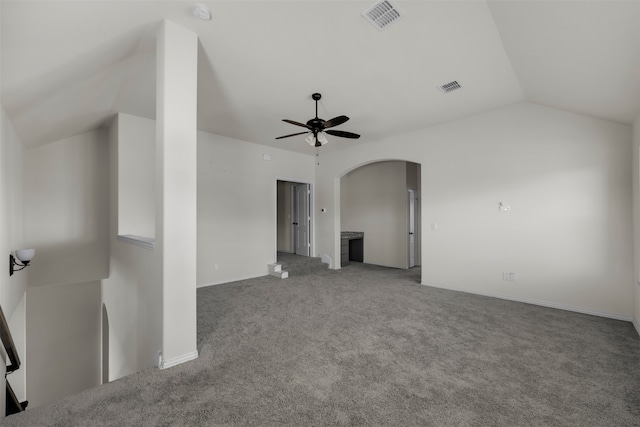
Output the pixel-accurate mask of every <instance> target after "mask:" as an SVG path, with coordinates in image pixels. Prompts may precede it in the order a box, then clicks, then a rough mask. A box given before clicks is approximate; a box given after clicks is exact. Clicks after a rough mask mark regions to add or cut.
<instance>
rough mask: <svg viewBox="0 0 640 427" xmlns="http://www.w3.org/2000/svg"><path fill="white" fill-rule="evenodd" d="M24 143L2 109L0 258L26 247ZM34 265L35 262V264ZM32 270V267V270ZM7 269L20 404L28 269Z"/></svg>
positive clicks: (1, 296)
mask: <svg viewBox="0 0 640 427" xmlns="http://www.w3.org/2000/svg"><path fill="white" fill-rule="evenodd" d="M22 156H23V152H22V142H21V141H20V138H19V137H18V135H17V133H16V131H15V129H14V128H13V125H12V124H11V121H10V120H9V118H8V116H7V115H6V113H5V111H4V108H1V107H0V254H2V256H3V257H5V258H4V259H5V260H6V259H7V258H8V256H9V254H10V253H11V252H12V251H14V250H16V249H22V248H24V247H26V245H27V243H26V242H25V239H24V227H23V226H24V221H23V198H22ZM34 262H35V260H34ZM29 268H31V267H29ZM7 269H8V267H7V266H6V264H5V270H4V272H3V273H2V274H0V305H1V306H2V310H3V311H4V314H5V317H6V318H7V321H8V323H9V328H10V330H11V334H12V336H13V340H14V343H15V344H16V347H17V348H18V355H19V357H20V360H21V362H22V367H21V368H20V369H19V370H18V371H16V372H14V373H12V374H10V375H9V381H10V383H11V386H12V387H13V390H14V392H15V393H16V396H17V397H18V399H20V401H23V400H24V399H26V392H25V390H26V382H25V381H26V376H25V372H26V366H27V361H26V354H25V336H26V335H25V334H26V326H25V298H24V295H25V292H26V289H27V278H28V276H29V269H27V270H25V271H21V272H16V273H14V275H13V276H11V277H9V274H8V271H7ZM1 378H3V380H2V382H1V383H0V388H1V389H2V392H0V417H1V416H3V415H4V407H5V400H4V398H3V396H4V394H3V393H4V389H5V385H4V378H5V377H4V375H2V377H1Z"/></svg>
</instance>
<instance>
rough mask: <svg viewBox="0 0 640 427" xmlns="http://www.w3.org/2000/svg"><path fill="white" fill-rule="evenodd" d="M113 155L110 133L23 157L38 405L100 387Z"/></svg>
mask: <svg viewBox="0 0 640 427" xmlns="http://www.w3.org/2000/svg"><path fill="white" fill-rule="evenodd" d="M107 154H108V151H107V139H106V133H105V131H104V130H96V131H91V132H87V133H83V134H80V135H77V136H73V137H70V138H66V139H63V140H59V141H55V142H51V143H49V144H46V145H42V146H38V147H35V148H32V149H30V150H27V151H25V152H24V154H23V158H24V161H23V176H24V178H23V180H24V183H23V190H24V205H25V207H24V217H25V220H24V222H25V240H26V242H27V246H29V247H34V248H35V249H36V256H35V258H34V260H33V261H32V263H31V266H30V267H29V268H28V273H29V284H28V286H29V290H28V292H27V298H26V310H25V312H26V315H25V316H26V330H27V333H26V340H25V342H26V354H27V357H28V361H29V363H28V365H27V370H26V377H27V378H26V379H27V380H26V390H27V397H28V400H29V401H30V405H33V406H37V405H41V404H43V403H46V402H49V401H52V400H56V399H60V398H62V397H64V396H66V395H68V394H71V393H76V392H78V391H81V390H83V389H84V388H87V387H91V386H95V385H98V384H99V383H100V381H99V379H100V377H99V375H100V365H99V362H100V353H99V348H100V347H99V337H100V330H99V329H98V330H96V329H95V327H96V324H97V325H99V321H100V317H99V315H100V311H99V309H100V303H101V296H100V282H99V280H101V279H103V278H105V277H107V275H108V269H109V257H108V255H109V241H108V238H107V235H108V229H109V223H108V219H109V217H108V203H109V199H108V196H107V195H108V194H109V181H108V176H109V169H108V168H109V162H108V156H107ZM18 274H19V273H18ZM48 303H50V305H49V306H47V304H48ZM45 306H46V307H45ZM96 307H97V309H96ZM74 328H75V329H74ZM77 328H85V329H82V330H77ZM52 367H55V368H54V369H52Z"/></svg>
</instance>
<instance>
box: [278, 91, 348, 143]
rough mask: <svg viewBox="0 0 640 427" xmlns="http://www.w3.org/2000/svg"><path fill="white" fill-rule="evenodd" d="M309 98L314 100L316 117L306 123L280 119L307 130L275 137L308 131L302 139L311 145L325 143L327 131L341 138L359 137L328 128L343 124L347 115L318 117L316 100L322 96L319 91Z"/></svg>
mask: <svg viewBox="0 0 640 427" xmlns="http://www.w3.org/2000/svg"><path fill="white" fill-rule="evenodd" d="M311 98H312V99H313V100H314V101H316V117H315V118H313V119H311V120H309V121H308V122H307V123H306V124H304V123H299V122H295V121H293V120H287V119H283V120H282V121H284V122H287V123H291V124H292V125H296V126H301V127H303V128H307V130H306V131H304V132H297V133H292V134H290V135H284V136H279V137H277V138H276V139H282V138H289V137H290V136H296V135H303V134H305V133H308V134H309V135H307V137H306V138H305V139H304V140H305V141H306V142H307V143H308V144H309V145H311V146H312V147H320V146H322V145H324V144H326V143H327V142H329V141H327V137H326V136H325V135H324V134H325V133H328V134H329V135H333V136H339V137H341V138H351V139H358V138H360V135H358V134H357V133H351V132H345V131H343V130H333V129H329V128H332V127H335V126H338V125H341V124H343V123H344V122H346V121H347V120H349V117H347V116H338V117H334V118H333V119H331V120H322V119H319V118H318V101H319V100H320V98H322V95H320V94H319V93H314V94H313V95H311Z"/></svg>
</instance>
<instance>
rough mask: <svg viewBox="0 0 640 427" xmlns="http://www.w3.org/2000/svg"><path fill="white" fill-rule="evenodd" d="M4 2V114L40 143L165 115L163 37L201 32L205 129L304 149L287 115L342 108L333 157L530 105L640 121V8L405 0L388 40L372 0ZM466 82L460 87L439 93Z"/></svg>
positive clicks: (201, 120)
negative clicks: (160, 93)
mask: <svg viewBox="0 0 640 427" xmlns="http://www.w3.org/2000/svg"><path fill="white" fill-rule="evenodd" d="M194 3H195V2H191V1H137V0H130V1H68V0H65V1H56V0H46V1H24V0H20V1H12V0H2V2H0V14H1V29H0V37H1V50H0V53H1V74H0V79H1V87H0V89H1V95H2V105H3V107H4V108H5V110H6V111H7V114H8V115H9V117H10V118H11V121H12V123H13V124H14V126H15V128H16V130H17V132H18V133H19V134H20V136H21V137H22V139H23V141H24V143H25V145H27V146H28V147H32V146H37V145H40V144H44V143H47V142H51V141H55V140H57V139H60V138H63V137H67V136H70V135H73V134H76V133H80V132H83V131H86V130H89V129H93V128H96V127H99V126H101V125H103V124H104V123H105V122H106V120H108V119H109V118H110V117H112V116H113V114H114V113H116V112H124V113H129V114H134V115H139V116H144V117H149V118H153V117H154V116H155V33H156V31H157V28H158V26H159V24H160V22H161V21H162V20H163V19H167V20H170V21H173V22H175V23H176V24H178V25H180V26H182V27H184V28H187V29H189V30H190V31H193V32H194V33H196V34H198V36H199V39H200V47H199V64H198V128H199V129H201V130H205V131H208V132H212V133H215V134H219V135H224V136H228V137H233V138H237V139H241V140H245V141H250V142H255V143H259V144H266V145H271V146H276V147H281V148H284V149H288V150H295V151H299V152H303V153H313V152H314V149H313V148H311V147H309V146H308V145H307V144H306V143H305V142H304V136H298V137H292V138H288V139H283V140H275V137H277V136H280V135H285V134H290V133H294V132H298V131H300V130H304V129H301V128H297V127H295V126H292V125H290V124H287V123H284V122H282V119H284V118H288V119H292V120H295V121H299V122H305V121H307V120H308V119H310V118H312V117H313V116H314V113H315V111H314V103H313V101H312V100H311V94H312V93H314V92H320V93H322V100H321V101H320V102H319V115H320V117H321V118H324V119H329V118H332V117H335V116H338V115H342V114H345V115H347V116H349V117H350V118H351V120H350V121H348V122H347V123H345V124H343V125H341V126H340V127H339V128H338V129H340V130H346V131H351V132H356V133H360V134H361V135H362V138H360V139H359V140H357V141H354V140H347V139H341V138H332V137H330V144H329V145H327V146H325V147H323V150H324V149H339V148H340V147H344V146H347V145H350V144H366V143H368V142H371V141H375V140H379V139H382V138H388V137H392V136H393V135H397V134H399V133H403V132H407V131H414V130H418V129H421V128H425V127H428V126H431V125H434V124H437V123H441V122H445V121H450V120H455V119H458V118H461V117H464V116H468V115H472V114H478V113H482V112H484V111H489V110H492V109H496V108H501V107H504V106H508V105H510V104H514V103H518V102H523V101H529V102H535V103H539V104H543V105H548V106H552V107H556V108H561V109H565V110H569V111H574V112H577V113H581V114H586V115H590V116H595V117H599V118H603V119H606V120H611V121H615V122H620V123H626V124H629V123H631V122H632V121H633V119H634V118H635V117H636V116H637V114H638V113H639V112H640V1H606V0H602V1H579V0H576V1H515V0H514V1H479V0H473V1H452V0H442V1H402V0H397V1H395V2H394V4H395V5H396V6H397V7H398V8H399V9H400V10H402V11H403V12H404V13H405V15H404V16H403V17H402V18H400V19H399V20H397V21H396V22H394V23H393V24H391V25H389V26H388V27H387V28H386V29H384V30H382V31H379V30H378V29H376V28H374V27H373V26H372V25H371V24H370V23H369V22H368V21H367V20H366V19H364V18H363V16H362V13H363V12H364V11H365V10H366V9H368V8H369V7H370V6H372V5H373V4H374V2H373V1H327V0H319V1H314V0H308V1H264V0H263V1H238V0H233V1H204V2H202V3H204V4H206V5H207V6H208V7H209V8H210V9H211V12H212V15H213V18H212V20H211V21H202V20H199V19H197V18H195V17H194V16H193V14H192V8H193V5H194ZM451 81H457V82H459V84H460V85H461V86H462V88H461V89H459V90H456V91H453V92H450V93H447V94H445V93H443V92H441V91H440V90H439V89H438V86H440V85H443V84H445V83H448V82H451Z"/></svg>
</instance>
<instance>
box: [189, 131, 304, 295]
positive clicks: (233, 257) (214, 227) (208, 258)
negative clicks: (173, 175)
mask: <svg viewBox="0 0 640 427" xmlns="http://www.w3.org/2000/svg"><path fill="white" fill-rule="evenodd" d="M263 154H268V155H269V156H271V160H268V161H267V160H263V157H262V156H263ZM314 168H315V166H314V157H313V156H308V155H303V154H298V153H294V152H291V151H285V150H280V149H277V148H271V147H265V146H261V145H258V144H252V143H248V142H244V141H239V140H236V139H231V138H226V137H222V136H217V135H212V134H209V133H204V132H199V133H198V252H197V257H198V285H199V286H200V285H208V284H217V283H225V282H231V281H235V280H240V279H245V278H250V277H258V276H264V275H266V274H267V272H268V269H267V264H269V263H272V262H274V261H275V256H276V200H277V196H276V179H277V178H283V179H284V180H288V181H293V182H313V180H314ZM216 265H217V268H216Z"/></svg>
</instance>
